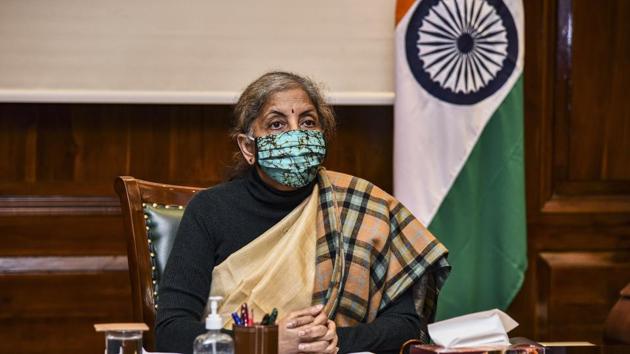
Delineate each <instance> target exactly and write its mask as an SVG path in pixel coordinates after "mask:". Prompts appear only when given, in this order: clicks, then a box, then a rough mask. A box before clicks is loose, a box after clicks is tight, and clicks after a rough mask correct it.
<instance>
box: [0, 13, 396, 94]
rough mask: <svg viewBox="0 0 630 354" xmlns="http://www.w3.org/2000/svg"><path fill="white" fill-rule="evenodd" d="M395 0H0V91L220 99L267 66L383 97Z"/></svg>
mask: <svg viewBox="0 0 630 354" xmlns="http://www.w3.org/2000/svg"><path fill="white" fill-rule="evenodd" d="M394 7H395V0H318V1H303V0H273V1H260V0H259V1H256V0H240V1H217V0H215V1H213V0H195V1H166V0H152V1H148V0H138V1H134V0H103V1H86V0H54V1H47V0H0V100H2V101H48V102H49V101H70V102H74V101H76V102H89V101H94V102H110V101H111V102H210V103H229V102H232V101H233V100H234V97H235V96H236V95H237V94H238V93H239V92H240V91H241V90H242V89H243V88H244V87H245V86H246V85H247V84H248V83H249V82H251V81H252V80H253V79H254V78H256V77H257V76H258V75H260V74H261V73H263V72H265V71H268V70H273V69H281V70H290V71H296V72H298V73H302V74H306V75H309V76H311V77H313V78H314V79H316V80H317V81H319V82H323V83H324V84H325V88H326V89H327V91H328V92H329V96H330V97H331V98H332V100H333V101H336V102H340V103H349V104H352V103H357V104H370V103H374V104H378V103H381V104H382V103H391V102H392V101H393V87H394V82H393V80H394V75H393V70H394V69H393V61H394V52H393V48H394V47H393V46H394V43H393V36H394Z"/></svg>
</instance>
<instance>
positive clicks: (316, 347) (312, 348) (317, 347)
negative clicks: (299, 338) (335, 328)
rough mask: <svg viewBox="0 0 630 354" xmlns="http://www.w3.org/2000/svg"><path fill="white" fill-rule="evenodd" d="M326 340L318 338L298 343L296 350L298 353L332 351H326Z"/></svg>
mask: <svg viewBox="0 0 630 354" xmlns="http://www.w3.org/2000/svg"><path fill="white" fill-rule="evenodd" d="M328 344H329V343H328V342H326V341H323V340H320V341H315V342H310V343H300V344H299V345H298V350H299V351H300V353H332V352H329V351H327V347H328Z"/></svg>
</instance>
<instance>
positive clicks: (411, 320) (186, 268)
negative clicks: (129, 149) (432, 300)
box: [155, 169, 421, 354]
mask: <svg viewBox="0 0 630 354" xmlns="http://www.w3.org/2000/svg"><path fill="white" fill-rule="evenodd" d="M313 183H315V182H313ZM313 183H311V184H309V185H307V186H305V187H303V188H300V189H298V190H295V191H289V192H285V191H279V190H276V189H274V188H272V187H270V186H268V185H267V184H265V183H264V182H263V181H262V180H261V179H260V176H258V173H257V172H256V170H255V169H251V170H250V171H249V172H248V173H246V174H245V176H243V177H242V178H239V179H236V180H233V181H230V182H227V183H223V184H219V185H217V186H215V187H212V188H209V189H206V190H203V191H200V192H198V193H197V194H196V195H195V196H194V197H193V199H192V200H191V201H190V203H189V204H188V206H187V207H186V210H185V212H184V216H183V218H182V221H181V223H180V225H179V230H178V232H177V237H176V239H175V243H174V245H173V249H172V251H171V254H170V257H169V260H168V263H167V265H166V269H165V270H164V274H163V275H162V279H161V281H160V286H159V298H158V311H157V319H156V329H155V331H156V342H157V343H156V344H157V350H158V351H164V352H175V353H184V354H188V353H192V344H193V341H194V340H195V338H196V337H197V336H198V335H200V334H202V333H204V332H205V331H206V330H205V326H204V323H203V321H202V318H201V316H202V315H203V311H204V308H205V306H206V301H207V298H208V293H209V291H210V284H211V281H212V279H211V276H212V269H213V268H214V266H215V265H217V264H220V263H221V262H223V261H224V260H225V259H226V258H227V257H228V256H230V255H231V254H232V253H234V252H236V251H238V250H239V249H240V248H241V247H243V246H245V245H247V244H248V243H249V242H251V241H253V240H254V239H255V238H256V237H258V236H259V235H261V234H263V233H264V232H265V231H267V230H268V229H269V228H271V227H272V226H273V225H274V224H276V223H277V222H279V221H280V220H281V219H282V218H284V217H285V216H286V215H287V214H289V213H290V212H291V210H293V209H294V208H295V207H297V206H298V205H299V204H300V203H301V202H302V201H303V200H304V199H305V198H306V197H308V196H309V195H310V194H311V192H312V190H313ZM420 327H421V323H420V319H419V318H418V315H417V314H416V312H415V309H414V305H413V299H412V295H411V290H409V291H407V292H406V293H405V294H403V295H402V296H401V297H400V298H399V299H398V300H396V301H394V302H393V303H392V304H390V305H389V306H388V307H386V308H385V309H383V310H381V311H380V312H379V314H378V316H377V318H376V320H375V321H373V322H371V323H369V324H359V325H358V326H354V327H344V328H338V329H337V334H338V336H339V348H340V353H349V352H358V351H371V352H377V353H397V352H398V348H399V347H400V345H401V344H402V343H403V342H404V341H406V340H408V339H410V338H415V337H417V335H418V333H419V332H420Z"/></svg>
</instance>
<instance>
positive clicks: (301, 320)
mask: <svg viewBox="0 0 630 354" xmlns="http://www.w3.org/2000/svg"><path fill="white" fill-rule="evenodd" d="M314 321H315V317H313V316H309V315H307V316H301V317H298V318H293V319H289V320H288V322H287V328H289V329H291V328H298V327H302V326H306V325H309V326H310V325H312V323H313V322H314Z"/></svg>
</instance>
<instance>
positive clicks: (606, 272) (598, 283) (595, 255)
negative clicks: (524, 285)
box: [537, 251, 630, 343]
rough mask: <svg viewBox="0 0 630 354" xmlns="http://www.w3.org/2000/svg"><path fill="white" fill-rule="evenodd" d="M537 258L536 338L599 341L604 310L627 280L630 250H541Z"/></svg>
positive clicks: (629, 280) (628, 278)
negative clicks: (537, 326) (554, 251)
mask: <svg viewBox="0 0 630 354" xmlns="http://www.w3.org/2000/svg"><path fill="white" fill-rule="evenodd" d="M538 261H539V272H540V274H539V278H538V282H539V284H538V291H539V299H540V300H539V303H538V305H537V317H538V321H539V323H538V325H539V327H540V329H541V336H540V337H539V339H542V340H589V341H593V342H596V343H598V342H601V335H602V333H603V324H604V321H605V320H606V316H607V314H608V311H609V310H610V308H611V307H612V305H613V304H614V303H615V301H616V300H617V299H618V296H619V291H620V290H621V289H622V288H623V287H624V286H625V285H626V284H627V283H629V282H630V252H627V251H626V252H563V253H552V252H543V253H541V254H540V255H539V260H538Z"/></svg>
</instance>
